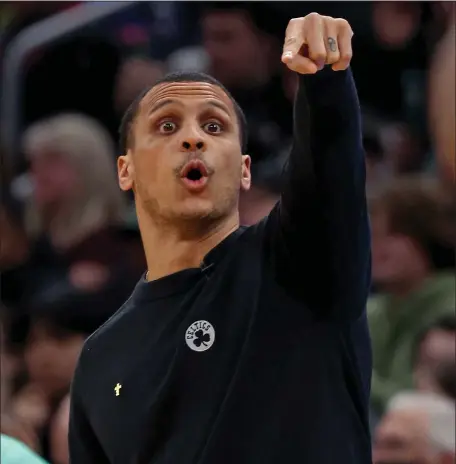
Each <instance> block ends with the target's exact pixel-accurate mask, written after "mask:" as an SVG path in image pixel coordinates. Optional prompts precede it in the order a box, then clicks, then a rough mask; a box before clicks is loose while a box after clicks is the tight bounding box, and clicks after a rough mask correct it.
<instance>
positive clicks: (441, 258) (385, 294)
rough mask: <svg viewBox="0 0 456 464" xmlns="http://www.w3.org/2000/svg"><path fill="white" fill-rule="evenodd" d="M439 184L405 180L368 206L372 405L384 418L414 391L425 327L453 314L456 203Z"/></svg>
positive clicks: (455, 286)
mask: <svg viewBox="0 0 456 464" xmlns="http://www.w3.org/2000/svg"><path fill="white" fill-rule="evenodd" d="M443 196H444V194H443V193H442V189H441V186H440V185H439V184H438V183H436V182H434V180H428V179H423V178H421V177H413V176H412V177H404V178H402V179H398V180H396V181H393V182H391V183H390V184H389V185H387V186H385V188H384V190H382V191H381V192H379V193H378V194H377V195H376V196H375V197H374V196H373V198H372V199H371V202H370V218H371V225H372V279H373V283H374V284H375V285H376V287H377V290H378V293H377V294H376V295H375V296H373V297H372V298H370V299H369V302H368V306H367V307H368V316H369V324H370V333H371V337H372V351H373V373H372V394H371V403H372V406H373V409H374V411H375V413H376V414H378V415H381V414H382V413H383V410H384V408H385V406H386V403H387V402H388V400H389V398H391V397H392V396H393V395H395V394H396V393H398V392H400V391H401V390H407V389H411V388H412V387H413V363H412V358H413V354H414V350H415V348H416V345H417V343H418V341H419V337H420V335H421V334H422V332H423V331H424V330H426V329H427V328H428V327H429V326H431V325H433V324H434V323H435V322H436V321H438V320H439V319H441V318H442V317H443V318H446V317H451V316H453V317H454V312H455V304H456V296H455V294H456V284H455V279H454V270H453V269H454V251H453V250H452V247H453V246H454V245H453V244H452V241H453V240H454V239H453V237H454V233H453V228H452V224H453V220H452V215H451V213H452V209H451V208H452V206H451V205H450V207H447V206H446V205H445V204H444V202H443V201H442V197H443Z"/></svg>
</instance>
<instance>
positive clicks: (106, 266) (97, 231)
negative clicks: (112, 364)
mask: <svg viewBox="0 0 456 464" xmlns="http://www.w3.org/2000/svg"><path fill="white" fill-rule="evenodd" d="M24 149H25V152H26V154H27V157H28V159H29V160H30V166H31V170H30V176H31V181H32V197H31V199H30V201H28V202H27V204H26V211H25V224H26V227H27V231H28V234H29V236H31V237H36V239H35V242H34V245H33V248H32V250H31V253H30V258H29V260H28V261H27V263H25V264H24V266H23V267H22V268H19V269H16V270H15V272H10V276H9V277H10V278H9V282H8V287H9V289H10V291H12V288H13V287H14V285H16V286H19V287H23V285H24V281H25V280H26V281H27V285H26V290H27V291H26V292H24V291H23V296H22V301H21V302H20V303H21V305H22V306H26V305H27V304H28V303H29V302H30V301H32V300H33V301H35V302H36V300H37V299H40V298H45V299H53V298H57V297H58V295H60V294H61V293H62V292H77V291H82V292H97V291H101V290H102V289H103V288H106V286H107V285H109V284H110V283H112V282H114V281H115V279H116V278H118V276H117V275H116V272H120V268H121V269H122V274H123V275H122V279H120V280H119V279H118V280H117V281H116V282H117V283H116V286H115V288H114V290H115V292H117V295H118V296H119V299H118V301H117V302H116V307H112V308H108V312H109V311H111V312H112V311H113V310H114V309H117V307H118V306H119V305H120V304H121V301H122V300H123V299H124V298H126V297H127V296H128V294H129V292H130V291H131V289H132V286H133V285H134V283H135V282H136V279H137V278H138V277H139V275H140V273H141V272H142V269H136V268H135V266H136V264H135V263H133V257H132V254H131V251H132V250H131V246H130V244H129V243H127V241H126V239H125V237H124V236H123V235H122V234H121V233H120V229H119V228H120V227H122V220H123V217H124V214H125V208H124V207H125V201H124V198H123V196H122V193H121V192H120V190H119V188H118V185H117V179H116V174H115V168H114V148H113V146H112V144H111V142H110V139H109V137H108V135H107V134H106V133H105V131H104V130H103V129H102V127H101V126H99V125H98V123H96V122H95V121H93V120H91V119H90V118H87V117H84V116H79V115H70V114H67V115H59V116H56V117H55V118H51V119H49V120H45V121H43V122H39V123H37V124H36V125H34V126H32V127H30V128H29V129H28V131H27V132H26V134H25V135H24ZM11 274H13V276H11ZM32 276H33V278H31V277H32Z"/></svg>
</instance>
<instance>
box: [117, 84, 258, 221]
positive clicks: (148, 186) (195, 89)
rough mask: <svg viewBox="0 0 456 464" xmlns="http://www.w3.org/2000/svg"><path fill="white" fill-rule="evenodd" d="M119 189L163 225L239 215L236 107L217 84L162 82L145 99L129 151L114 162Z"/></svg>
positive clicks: (246, 182) (244, 168) (245, 166)
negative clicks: (134, 195)
mask: <svg viewBox="0 0 456 464" xmlns="http://www.w3.org/2000/svg"><path fill="white" fill-rule="evenodd" d="M118 168H119V180H120V185H121V188H122V189H123V190H129V189H130V188H133V190H134V192H135V194H136V201H137V202H140V203H141V204H142V206H143V207H144V209H145V210H147V212H148V213H149V214H150V215H152V216H154V217H155V218H159V219H162V220H165V221H176V220H177V221H178V220H194V219H210V220H217V219H219V218H222V217H225V216H228V215H230V214H231V213H232V212H233V211H235V210H236V209H237V205H238V199H239V192H240V190H241V189H244V190H248V188H249V187H250V158H249V156H246V155H242V153H241V145H240V136H239V127H238V121H237V117H236V113H235V110H234V106H233V104H232V102H231V100H230V99H229V97H228V96H227V95H226V94H225V92H223V90H222V89H220V88H219V87H218V86H215V85H212V84H209V83H205V82H175V83H163V84H160V85H158V86H156V87H155V88H153V89H152V90H151V91H150V92H149V93H148V94H147V95H146V96H145V97H144V98H143V100H142V102H141V104H140V108H139V111H138V114H137V117H136V120H135V122H134V124H133V128H132V141H131V149H130V150H129V152H128V153H127V155H125V156H121V157H120V158H119V161H118Z"/></svg>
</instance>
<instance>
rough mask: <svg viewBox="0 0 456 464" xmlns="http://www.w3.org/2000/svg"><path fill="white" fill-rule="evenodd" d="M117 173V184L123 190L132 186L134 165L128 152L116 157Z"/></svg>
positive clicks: (125, 190)
mask: <svg viewBox="0 0 456 464" xmlns="http://www.w3.org/2000/svg"><path fill="white" fill-rule="evenodd" d="M117 175H118V178H119V186H120V188H121V189H122V190H123V191H124V192H127V191H128V190H131V189H132V188H133V177H134V167H133V163H132V160H131V154H130V152H128V153H127V154H126V155H121V156H119V157H118V158H117Z"/></svg>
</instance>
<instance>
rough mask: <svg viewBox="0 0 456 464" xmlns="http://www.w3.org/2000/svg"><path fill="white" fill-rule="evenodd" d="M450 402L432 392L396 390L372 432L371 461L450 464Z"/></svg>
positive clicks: (378, 463)
mask: <svg viewBox="0 0 456 464" xmlns="http://www.w3.org/2000/svg"><path fill="white" fill-rule="evenodd" d="M454 408H455V407H454V403H453V402H452V401H451V400H449V399H447V398H444V397H440V396H438V395H435V394H432V393H414V392H406V393H400V394H398V395H396V396H395V397H393V398H392V400H391V401H390V403H389V405H388V412H387V414H386V415H385V416H384V418H383V420H382V422H381V423H380V425H379V427H378V428H377V430H376V433H375V443H374V453H373V454H374V464H415V463H416V464H454V462H455V461H454V459H455V457H456V455H455V419H456V418H455V409H454Z"/></svg>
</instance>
